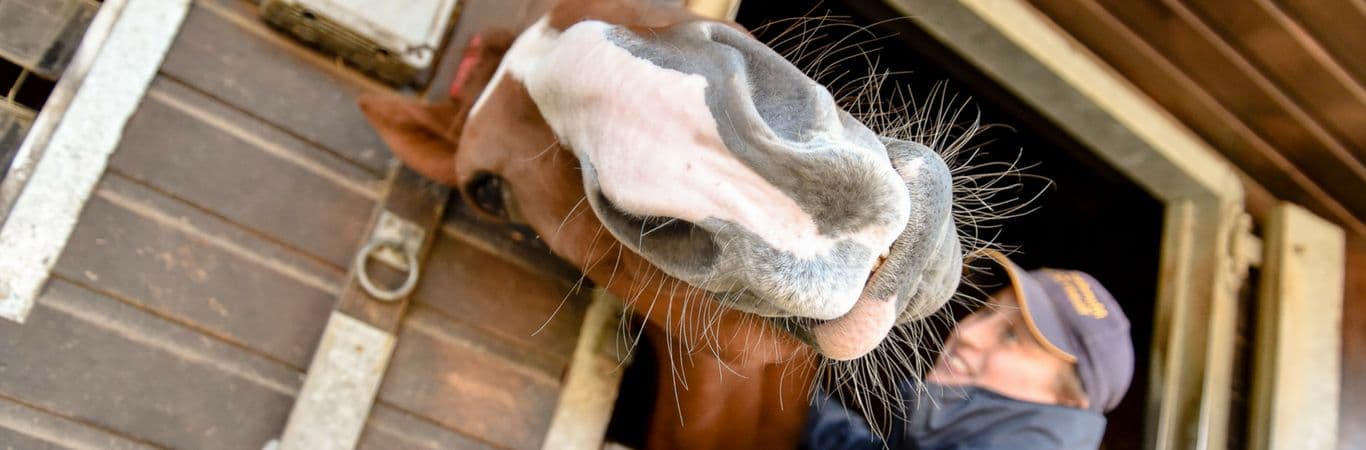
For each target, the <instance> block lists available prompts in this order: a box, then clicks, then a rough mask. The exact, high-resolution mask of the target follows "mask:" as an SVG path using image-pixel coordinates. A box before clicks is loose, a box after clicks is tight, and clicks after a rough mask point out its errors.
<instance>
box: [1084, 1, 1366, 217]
mask: <svg viewBox="0 0 1366 450" xmlns="http://www.w3.org/2000/svg"><path fill="white" fill-rule="evenodd" d="M1100 3H1101V4H1102V5H1103V6H1104V7H1105V8H1106V9H1107V10H1108V11H1109V12H1110V13H1111V14H1114V15H1115V16H1116V17H1117V18H1119V19H1120V20H1121V21H1122V22H1124V23H1125V24H1126V26H1128V27H1129V28H1131V29H1134V30H1140V31H1139V35H1141V36H1143V37H1144V39H1145V40H1146V41H1147V42H1148V43H1149V44H1150V45H1152V46H1153V47H1154V48H1155V49H1157V51H1158V52H1160V53H1161V54H1163V55H1165V56H1166V57H1167V58H1168V59H1169V60H1171V61H1172V63H1173V64H1174V65H1176V66H1177V67H1178V68H1180V69H1181V70H1182V71H1183V72H1185V73H1186V74H1188V75H1189V76H1190V77H1191V78H1192V79H1194V80H1195V81H1196V82H1197V83H1199V84H1200V85H1201V86H1202V87H1203V88H1204V89H1205V90H1207V91H1208V92H1209V93H1210V95H1212V96H1213V97H1214V98H1216V99H1218V100H1219V102H1220V103H1221V104H1223V105H1224V106H1225V107H1226V108H1228V109H1229V110H1230V111H1233V112H1234V114H1236V115H1238V116H1239V117H1241V118H1242V119H1243V120H1244V121H1245V122H1247V123H1248V124H1249V125H1250V126H1251V128H1252V129H1253V130H1254V131H1256V132H1257V133H1259V134H1260V135H1262V136H1263V137H1264V138H1265V139H1266V140H1267V141H1268V142H1270V143H1271V144H1272V145H1273V146H1275V147H1276V148H1278V149H1280V150H1281V153H1282V154H1283V155H1285V157H1286V158H1287V159H1289V160H1290V161H1292V162H1293V163H1295V164H1296V165H1297V166H1299V167H1301V168H1304V169H1306V172H1308V173H1309V174H1310V176H1311V177H1312V178H1313V179H1315V180H1317V181H1319V185H1320V186H1321V187H1322V188H1323V189H1324V190H1325V191H1327V192H1329V193H1331V194H1332V195H1334V197H1336V198H1337V199H1338V200H1339V201H1341V202H1342V203H1343V204H1344V205H1345V206H1346V207H1347V208H1348V209H1349V210H1350V211H1352V213H1353V215H1355V216H1357V217H1366V196H1362V195H1357V189H1356V188H1355V187H1356V186H1359V185H1360V183H1361V180H1362V179H1363V177H1362V170H1363V169H1362V167H1361V166H1359V165H1354V164H1342V163H1341V162H1340V160H1339V159H1338V158H1337V156H1335V155H1345V154H1348V153H1349V152H1348V151H1347V150H1346V149H1345V147H1344V146H1343V144H1342V143H1341V142H1338V141H1337V140H1336V139H1335V138H1334V137H1333V136H1332V135H1331V134H1329V133H1328V132H1327V131H1326V130H1325V129H1324V128H1323V127H1322V126H1321V125H1320V124H1319V123H1318V122H1316V121H1314V120H1313V118H1312V117H1310V116H1309V115H1308V113H1306V112H1305V111H1304V109H1303V108H1301V107H1299V106H1298V105H1297V104H1296V103H1295V102H1294V101H1293V100H1292V99H1290V98H1289V97H1288V96H1286V95H1285V93H1284V92H1282V91H1281V89H1280V88H1279V87H1278V86H1276V85H1275V84H1274V83H1272V82H1271V81H1270V80H1268V79H1267V78H1266V77H1265V76H1264V75H1262V74H1261V73H1260V72H1258V71H1257V70H1256V68H1255V67H1253V66H1252V64H1251V63H1249V62H1248V61H1247V60H1246V59H1245V58H1243V57H1242V56H1241V55H1240V54H1239V53H1238V52H1237V51H1236V50H1235V49H1233V48H1232V47H1230V46H1229V45H1228V44H1227V43H1226V42H1224V41H1223V40H1222V39H1220V38H1219V36H1218V35H1217V34H1216V33H1215V32H1214V31H1213V30H1211V29H1209V27H1207V26H1206V25H1204V24H1203V23H1202V22H1201V21H1200V19H1199V18H1198V17H1196V15H1195V14H1194V13H1193V12H1191V11H1190V10H1188V9H1186V8H1185V7H1182V6H1180V5H1177V4H1173V3H1171V2H1165V3H1164V2H1132V1H1123V0H1100ZM1311 149H1312V150H1311Z"/></svg>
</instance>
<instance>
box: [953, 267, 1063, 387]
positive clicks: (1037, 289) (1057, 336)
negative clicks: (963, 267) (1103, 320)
mask: <svg viewBox="0 0 1366 450" xmlns="http://www.w3.org/2000/svg"><path fill="white" fill-rule="evenodd" d="M970 257H985V258H988V259H989V260H991V261H992V262H993V263H995V264H996V265H997V266H1000V267H1001V268H1003V269H1005V273H1006V276H1007V277H1009V282H1010V287H1011V289H1012V290H1013V292H1014V293H1015V299H1016V302H1018V303H1019V305H1020V313H1021V314H1020V315H1021V316H1023V317H1024V320H1025V325H1026V327H1027V328H1028V329H1029V332H1030V334H1032V335H1033V336H1034V339H1035V340H1037V341H1039V344H1041V345H1042V346H1043V348H1044V349H1045V350H1048V352H1049V353H1052V354H1054V355H1056V356H1057V357H1059V358H1062V360H1063V361H1067V362H1069V363H1076V362H1077V357H1076V354H1075V353H1073V352H1072V351H1069V350H1070V349H1071V347H1072V346H1071V345H1068V340H1067V333H1066V331H1065V330H1066V327H1064V326H1063V321H1062V316H1061V315H1060V312H1059V311H1058V309H1057V307H1056V306H1055V303H1054V302H1052V301H1050V300H1049V298H1048V294H1047V293H1046V292H1044V289H1043V286H1041V285H1040V284H1039V282H1038V281H1035V280H1034V278H1033V277H1031V276H1029V274H1028V273H1026V272H1025V271H1024V269H1021V268H1020V267H1019V266H1016V265H1015V263H1013V262H1011V261H1010V259H1009V258H1006V256H1005V255H1004V254H1002V253H1001V252H999V251H996V250H992V249H985V250H980V251H978V252H976V253H974V254H973V255H971V256H970Z"/></svg>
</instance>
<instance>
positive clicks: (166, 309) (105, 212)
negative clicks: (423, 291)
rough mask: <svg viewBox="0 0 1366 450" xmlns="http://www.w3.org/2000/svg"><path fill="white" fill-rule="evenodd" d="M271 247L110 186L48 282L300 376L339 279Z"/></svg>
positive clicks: (121, 184)
mask: <svg viewBox="0 0 1366 450" xmlns="http://www.w3.org/2000/svg"><path fill="white" fill-rule="evenodd" d="M273 246H275V245H274V244H272V243H269V242H263V241H261V240H260V239H259V238H255V237H253V236H250V235H246V234H245V233H241V232H240V231H236V230H234V229H233V228H232V227H231V226H230V225H228V224H224V223H223V222H221V221H219V220H216V219H215V218H213V217H211V216H207V215H205V214H203V213H198V212H196V211H193V210H192V209H190V208H189V207H187V206H186V205H181V204H177V203H175V202H174V201H172V200H169V199H166V198H164V197H159V196H156V195H154V194H152V193H150V192H148V191H146V190H145V189H138V188H137V187H136V186H135V185H132V184H131V183H129V182H127V181H123V180H121V179H120V178H119V177H117V176H109V177H107V178H106V180H105V181H104V183H102V185H101V187H100V189H99V190H98V191H96V194H95V197H94V198H93V199H92V200H91V201H90V203H89V205H87V207H86V211H85V213H84V214H83V215H82V218H81V222H80V225H79V226H78V227H77V229H76V231H75V233H73V234H72V238H71V243H70V245H69V246H68V250H67V252H66V254H64V255H63V256H62V259H61V260H60V261H59V263H58V265H57V273H59V274H61V275H63V276H65V277H67V278H70V279H74V280H82V282H83V283H87V284H89V285H90V286H94V287H96V288H97V289H99V290H102V291H105V292H108V293H110V294H112V295H115V296H118V297H119V298H121V299H124V300H125V301H129V302H132V303H135V304H137V305H139V306H142V307H144V308H148V309H150V310H152V311H155V312H156V313H157V314H159V315H162V316H164V317H168V318H171V319H172V320H175V321H177V322H180V323H183V324H186V325H188V326H190V327H192V328H194V329H196V330H199V331H201V332H204V333H207V334H210V335H213V336H216V337H219V338H221V339H225V340H227V341H229V342H233V343H235V344H237V345H241V346H243V347H246V348H250V349H252V350H254V351H257V352H260V353H262V354H264V355H267V356H269V357H271V358H274V359H277V360H280V361H283V362H285V363H287V364H290V365H291V366H293V367H295V368H302V367H305V365H306V364H307V363H308V359H309V356H310V355H312V352H313V347H314V346H315V345H317V340H318V336H319V334H320V333H321V332H322V327H323V324H324V321H325V320H326V317H327V314H328V311H330V310H331V309H332V305H333V302H334V299H335V298H336V292H337V287H336V284H335V283H336V282H337V278H340V277H339V275H338V274H325V276H318V274H316V271H314V270H309V264H308V261H307V260H306V259H302V258H300V257H299V256H298V255H290V254H288V253H284V252H280V251H277V252H270V251H269V250H270V247H273Z"/></svg>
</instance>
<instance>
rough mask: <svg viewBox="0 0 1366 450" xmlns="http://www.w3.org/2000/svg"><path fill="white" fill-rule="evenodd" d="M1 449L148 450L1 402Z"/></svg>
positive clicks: (24, 406)
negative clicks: (2, 447) (2, 446)
mask: <svg viewBox="0 0 1366 450" xmlns="http://www.w3.org/2000/svg"><path fill="white" fill-rule="evenodd" d="M0 445H4V446H5V448H6V449H90V450H95V449H101V450H104V449H108V450H151V449H152V448H154V447H151V446H148V445H145V444H143V443H140V442H137V441H133V440H129V439H128V438H127V437H124V436H119V435H117V434H113V433H110V432H108V431H105V430H101V429H99V428H95V427H92V426H90V425H87V424H84V423H80V422H77V421H74V420H71V419H68V418H65V417H61V416H57V415H53V414H51V413H48V412H45V411H42V410H38V409H35V408H32V407H30V406H28V405H24V404H20V403H16V402H14V401H13V400H10V399H7V398H0Z"/></svg>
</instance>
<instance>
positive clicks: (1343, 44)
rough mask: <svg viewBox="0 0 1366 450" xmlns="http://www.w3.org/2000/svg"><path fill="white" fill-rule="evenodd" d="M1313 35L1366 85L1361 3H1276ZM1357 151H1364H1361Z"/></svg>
mask: <svg viewBox="0 0 1366 450" xmlns="http://www.w3.org/2000/svg"><path fill="white" fill-rule="evenodd" d="M1273 1H1274V2H1275V3H1276V6H1278V7H1280V8H1281V9H1282V10H1283V11H1285V12H1286V14H1288V15H1290V16H1291V17H1293V18H1294V19H1295V20H1296V21H1297V22H1299V23H1300V25H1301V26H1302V27H1304V29H1305V30H1306V31H1308V32H1309V34H1312V35H1314V37H1315V38H1317V39H1318V41H1319V44H1321V45H1323V47H1324V49H1326V50H1327V51H1328V52H1329V53H1330V54H1332V56H1333V59H1334V60H1336V61H1337V62H1338V63H1339V64H1342V66H1343V67H1344V68H1345V69H1346V70H1347V71H1348V72H1351V74H1352V75H1353V77H1354V78H1356V80H1357V82H1359V83H1362V82H1366V58H1362V57H1361V55H1362V53H1363V52H1366V33H1362V32H1361V27H1362V25H1363V24H1366V7H1364V6H1363V5H1362V4H1361V2H1357V1H1351V0H1342V1H1323V0H1273ZM1357 150H1362V149H1360V148H1358V149H1357Z"/></svg>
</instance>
